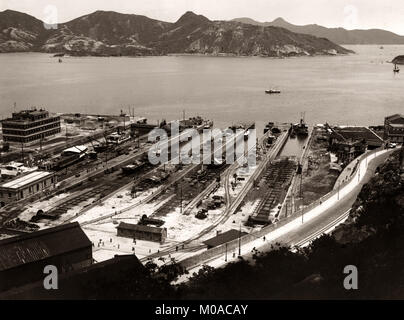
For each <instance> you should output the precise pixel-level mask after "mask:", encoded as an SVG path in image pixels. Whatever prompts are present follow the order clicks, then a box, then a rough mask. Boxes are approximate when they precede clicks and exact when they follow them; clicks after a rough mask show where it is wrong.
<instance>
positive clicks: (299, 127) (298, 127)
mask: <svg viewBox="0 0 404 320" xmlns="http://www.w3.org/2000/svg"><path fill="white" fill-rule="evenodd" d="M295 135H296V136H298V137H307V136H308V135H309V128H308V126H307V125H306V123H305V122H304V113H303V114H302V116H301V117H300V122H299V123H295V124H294V125H293V126H292V132H291V136H292V137H293V136H295Z"/></svg>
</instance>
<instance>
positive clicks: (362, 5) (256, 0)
mask: <svg viewBox="0 0 404 320" xmlns="http://www.w3.org/2000/svg"><path fill="white" fill-rule="evenodd" d="M6 9H12V10H16V11H21V12H24V13H28V14H31V15H33V16H35V17H37V18H39V19H41V20H43V21H45V22H48V23H62V22H67V21H69V20H72V19H74V18H77V17H80V16H82V15H85V14H89V13H91V12H94V11H96V10H112V11H117V12H121V13H132V14H140V15H145V16H148V17H150V18H154V19H158V20H163V21H169V22H174V21H176V20H178V18H179V17H180V16H181V15H182V14H184V13H185V12H186V11H193V12H195V13H197V14H202V15H204V16H206V17H207V18H209V19H211V20H230V19H234V18H239V17H249V18H252V19H254V20H258V21H261V22H264V21H272V20H274V19H276V18H278V17H282V18H284V19H285V20H287V21H289V22H291V23H293V24H298V25H303V24H311V23H316V24H319V25H323V26H326V27H344V28H346V29H372V28H379V29H385V30H389V31H393V32H395V33H398V34H401V35H404V21H403V17H404V5H403V0H0V11H3V10H6Z"/></svg>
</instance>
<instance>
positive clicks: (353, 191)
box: [189, 149, 396, 274]
mask: <svg viewBox="0 0 404 320" xmlns="http://www.w3.org/2000/svg"><path fill="white" fill-rule="evenodd" d="M394 150H396V149H393V150H388V151H383V153H381V152H380V151H379V152H378V154H377V156H376V157H375V156H374V155H370V156H368V159H367V160H363V161H362V162H361V170H359V178H358V174H356V175H355V178H354V179H353V180H352V181H351V183H350V184H349V185H347V186H346V187H344V188H343V189H342V190H341V192H340V199H339V200H337V198H334V197H331V198H330V199H328V200H326V201H324V203H323V204H322V205H319V206H317V207H315V208H313V209H312V210H310V211H309V212H308V213H307V214H306V215H307V216H309V215H310V217H306V218H305V217H303V220H304V223H303V224H302V223H301V217H299V216H296V217H295V219H293V220H292V221H290V222H288V223H287V224H286V225H284V226H281V227H278V228H276V229H274V230H272V231H269V232H268V234H266V239H265V240H264V238H263V237H260V238H257V239H256V240H254V241H251V242H249V243H245V244H242V246H241V252H242V255H243V257H245V258H250V257H251V256H252V254H251V250H252V249H253V248H256V249H258V250H259V251H269V250H271V246H272V245H273V244H274V242H277V243H281V244H284V245H288V246H291V247H294V246H305V245H307V244H309V243H310V242H311V241H312V240H314V239H315V238H317V237H319V236H321V235H322V234H323V233H327V232H330V231H332V230H333V229H334V228H335V227H336V226H337V225H338V224H340V223H342V222H343V221H345V219H346V218H347V217H348V214H349V211H350V209H351V207H352V205H353V203H354V202H355V200H356V198H357V196H358V194H359V192H360V191H361V189H362V187H363V185H364V184H366V183H367V182H368V181H369V180H370V178H371V177H372V176H373V175H374V172H375V170H376V168H377V167H378V166H379V165H380V164H381V163H383V162H384V161H385V160H386V159H387V157H388V156H389V155H391V153H392V152H393V151H394ZM361 171H362V172H361ZM363 172H365V173H364V174H363ZM336 196H337V195H336ZM328 201H329V202H328ZM322 206H323V207H322ZM326 206H327V207H328V208H325V207H326ZM299 220H300V221H299ZM236 259H237V257H235V258H231V257H228V261H227V262H225V261H224V257H223V256H216V257H213V258H212V259H210V260H209V261H204V262H202V263H199V264H198V265H197V266H194V267H191V268H190V270H189V271H191V270H192V269H197V268H199V267H200V266H201V265H202V264H208V265H210V266H213V267H220V266H223V265H225V264H226V263H228V262H231V261H235V260H236ZM190 273H191V274H192V272H190Z"/></svg>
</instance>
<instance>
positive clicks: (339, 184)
mask: <svg viewBox="0 0 404 320" xmlns="http://www.w3.org/2000/svg"><path fill="white" fill-rule="evenodd" d="M340 187H341V181H340V182H339V183H338V197H337V200H339V189H340Z"/></svg>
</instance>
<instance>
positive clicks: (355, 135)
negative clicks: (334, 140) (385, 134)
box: [332, 127, 383, 143]
mask: <svg viewBox="0 0 404 320" xmlns="http://www.w3.org/2000/svg"><path fill="white" fill-rule="evenodd" d="M332 130H333V131H334V132H335V133H336V134H337V135H338V136H339V137H342V138H343V139H344V140H362V139H365V140H366V141H367V142H368V143H369V142H370V141H372V142H377V143H382V142H383V139H382V138H380V137H379V136H378V135H376V134H375V133H374V132H373V131H372V130H369V129H368V128H366V127H334V128H332Z"/></svg>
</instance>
